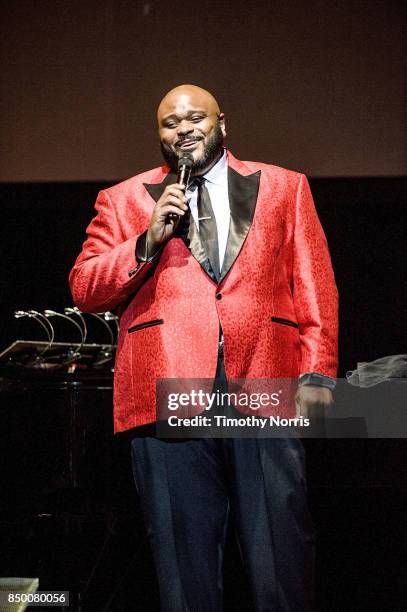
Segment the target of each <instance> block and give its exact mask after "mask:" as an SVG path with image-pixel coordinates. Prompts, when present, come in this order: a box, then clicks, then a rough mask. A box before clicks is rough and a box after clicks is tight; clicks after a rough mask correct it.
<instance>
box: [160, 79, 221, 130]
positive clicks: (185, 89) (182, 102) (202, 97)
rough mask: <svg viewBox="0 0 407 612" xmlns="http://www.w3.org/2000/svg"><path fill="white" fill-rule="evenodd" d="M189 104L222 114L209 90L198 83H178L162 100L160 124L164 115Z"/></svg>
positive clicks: (210, 112)
mask: <svg viewBox="0 0 407 612" xmlns="http://www.w3.org/2000/svg"><path fill="white" fill-rule="evenodd" d="M189 105H193V106H194V107H196V108H201V109H205V110H206V111H207V112H208V113H209V114H215V115H219V114H220V110H219V105H218V103H217V101H216V100H215V98H214V97H213V95H212V94H211V93H210V92H209V91H207V90H206V89H203V88H202V87H198V86H197V85H178V87H174V89H171V91H169V92H168V93H167V94H166V95H165V96H164V98H163V99H162V100H161V102H160V104H159V106H158V110H157V120H158V124H160V120H161V119H162V118H163V117H165V116H166V115H167V114H169V113H171V112H173V111H174V110H175V109H179V110H182V108H185V107H186V106H189Z"/></svg>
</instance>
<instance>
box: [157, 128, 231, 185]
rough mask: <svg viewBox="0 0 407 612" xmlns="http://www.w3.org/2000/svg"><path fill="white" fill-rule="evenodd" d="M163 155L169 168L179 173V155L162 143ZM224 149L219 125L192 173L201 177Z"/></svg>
mask: <svg viewBox="0 0 407 612" xmlns="http://www.w3.org/2000/svg"><path fill="white" fill-rule="evenodd" d="M160 147H161V153H162V155H163V157H164V159H165V161H166V163H167V164H168V165H169V167H170V168H171V169H172V170H174V171H175V172H177V170H178V155H177V153H176V152H175V151H174V150H173V149H172V148H171V147H170V146H169V145H166V144H164V143H163V142H160ZM222 147H223V134H222V130H221V127H220V125H219V123H218V124H217V125H216V126H215V129H214V131H213V134H212V135H211V136H210V138H209V139H208V140H207V143H206V147H205V149H204V152H203V154H202V155H201V157H199V158H198V159H197V160H196V161H195V162H194V165H193V168H192V171H193V173H194V175H199V174H200V173H201V172H202V171H203V170H206V168H209V166H211V165H212V164H213V162H215V161H216V159H217V158H219V157H220V154H221V152H222Z"/></svg>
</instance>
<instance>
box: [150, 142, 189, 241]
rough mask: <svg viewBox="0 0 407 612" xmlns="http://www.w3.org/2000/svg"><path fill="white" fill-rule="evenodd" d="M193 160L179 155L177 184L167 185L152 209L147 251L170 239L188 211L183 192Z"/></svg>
mask: <svg viewBox="0 0 407 612" xmlns="http://www.w3.org/2000/svg"><path fill="white" fill-rule="evenodd" d="M193 163H194V158H193V156H192V155H191V153H188V152H186V153H181V155H180V157H179V159H178V175H177V182H176V183H174V184H173V185H167V187H166V188H165V189H164V192H163V194H162V196H161V198H160V199H159V200H158V202H157V204H156V205H155V207H154V210H153V214H152V216H151V220H150V226H149V228H148V231H147V241H148V250H149V252H152V250H153V249H154V248H155V247H157V246H158V245H160V244H161V243H163V242H165V241H166V240H168V238H171V236H172V235H173V234H174V231H175V229H176V228H177V225H178V223H179V220H180V218H181V217H183V216H184V215H185V213H186V212H187V210H188V205H187V198H186V196H185V191H186V188H187V186H188V181H189V177H190V175H191V170H192V166H193Z"/></svg>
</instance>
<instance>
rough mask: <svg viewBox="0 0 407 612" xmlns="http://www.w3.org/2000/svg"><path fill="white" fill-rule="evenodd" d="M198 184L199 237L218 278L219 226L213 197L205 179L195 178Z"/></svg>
mask: <svg viewBox="0 0 407 612" xmlns="http://www.w3.org/2000/svg"><path fill="white" fill-rule="evenodd" d="M195 183H196V184H197V185H198V223H199V237H200V240H201V243H202V246H203V248H204V249H205V252H206V254H207V256H208V259H209V261H210V263H211V266H212V270H213V272H214V274H215V276H216V278H217V279H219V277H220V267H219V246H218V228H217V226H216V219H215V214H214V212H213V208H212V204H211V198H210V197H209V192H208V189H207V188H206V186H205V179H204V178H202V177H198V178H197V179H195Z"/></svg>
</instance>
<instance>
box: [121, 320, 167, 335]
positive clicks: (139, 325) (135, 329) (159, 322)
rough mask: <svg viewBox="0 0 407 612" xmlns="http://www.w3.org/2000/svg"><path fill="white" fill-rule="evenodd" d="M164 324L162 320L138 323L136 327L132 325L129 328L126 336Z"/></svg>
mask: <svg viewBox="0 0 407 612" xmlns="http://www.w3.org/2000/svg"><path fill="white" fill-rule="evenodd" d="M163 323H164V319H152V320H151V321H145V322H144V323H139V324H138V325H133V327H129V329H128V330H127V333H128V334H132V333H133V332H135V331H139V330H140V329H145V328H146V327H153V326H154V325H162V324H163Z"/></svg>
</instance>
